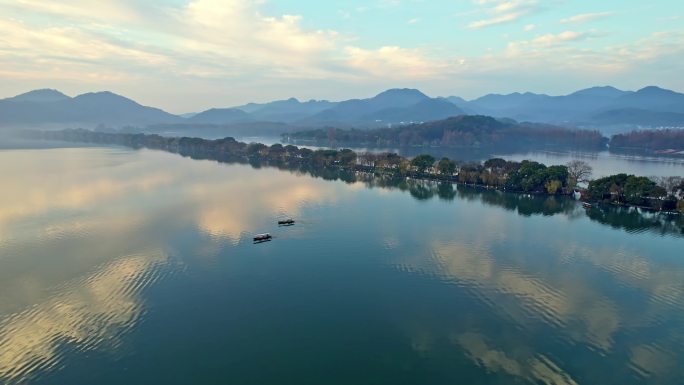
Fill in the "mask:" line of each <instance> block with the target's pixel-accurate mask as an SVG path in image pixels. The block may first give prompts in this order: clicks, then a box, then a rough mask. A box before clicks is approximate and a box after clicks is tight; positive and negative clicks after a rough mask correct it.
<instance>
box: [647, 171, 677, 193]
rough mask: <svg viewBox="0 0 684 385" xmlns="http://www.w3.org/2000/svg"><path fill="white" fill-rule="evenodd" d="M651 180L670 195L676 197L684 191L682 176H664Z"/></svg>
mask: <svg viewBox="0 0 684 385" xmlns="http://www.w3.org/2000/svg"><path fill="white" fill-rule="evenodd" d="M651 179H652V180H655V181H656V182H658V185H659V186H660V187H662V188H664V189H665V190H666V191H667V192H668V193H669V194H672V195H675V196H676V195H677V194H678V193H679V191H680V190H684V178H682V177H681V176H663V177H659V178H651Z"/></svg>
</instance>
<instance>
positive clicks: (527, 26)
mask: <svg viewBox="0 0 684 385" xmlns="http://www.w3.org/2000/svg"><path fill="white" fill-rule="evenodd" d="M536 27H537V26H536V25H534V24H527V25H526V26H525V28H523V30H524V31H525V32H529V31H532V30H534V29H535V28H536Z"/></svg>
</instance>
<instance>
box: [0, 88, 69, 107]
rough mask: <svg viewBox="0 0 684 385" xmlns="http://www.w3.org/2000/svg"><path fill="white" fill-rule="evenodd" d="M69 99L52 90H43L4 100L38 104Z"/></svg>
mask: <svg viewBox="0 0 684 385" xmlns="http://www.w3.org/2000/svg"><path fill="white" fill-rule="evenodd" d="M67 99H70V98H69V97H68V96H66V95H64V94H63V93H61V92H59V91H57V90H53V89H47V88H44V89H42V90H33V91H29V92H26V93H23V94H21V95H17V96H14V97H12V98H8V99H5V100H12V101H15V102H38V103H43V102H58V101H62V100H67Z"/></svg>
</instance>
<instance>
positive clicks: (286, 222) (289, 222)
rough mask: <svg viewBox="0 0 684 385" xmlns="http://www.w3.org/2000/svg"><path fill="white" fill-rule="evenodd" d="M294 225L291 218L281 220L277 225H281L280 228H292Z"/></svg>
mask: <svg viewBox="0 0 684 385" xmlns="http://www.w3.org/2000/svg"><path fill="white" fill-rule="evenodd" d="M294 223H295V221H294V219H292V218H289V219H283V220H279V221H278V224H279V225H282V226H292V225H294Z"/></svg>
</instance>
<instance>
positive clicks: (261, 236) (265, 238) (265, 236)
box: [254, 233, 273, 242]
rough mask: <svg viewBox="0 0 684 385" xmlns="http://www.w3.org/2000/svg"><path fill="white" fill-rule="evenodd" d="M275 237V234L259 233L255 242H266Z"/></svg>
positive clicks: (255, 237)
mask: <svg viewBox="0 0 684 385" xmlns="http://www.w3.org/2000/svg"><path fill="white" fill-rule="evenodd" d="M271 239H273V236H271V234H269V233H263V234H257V235H255V236H254V242H265V241H270V240H271Z"/></svg>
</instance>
